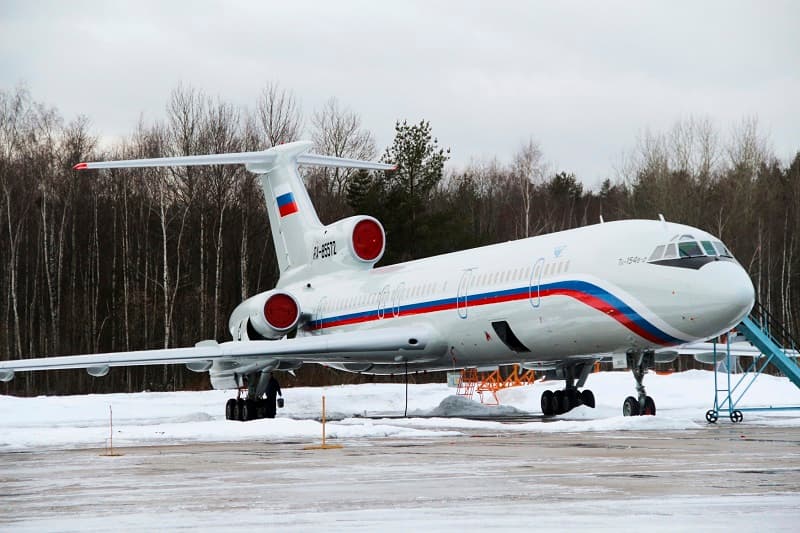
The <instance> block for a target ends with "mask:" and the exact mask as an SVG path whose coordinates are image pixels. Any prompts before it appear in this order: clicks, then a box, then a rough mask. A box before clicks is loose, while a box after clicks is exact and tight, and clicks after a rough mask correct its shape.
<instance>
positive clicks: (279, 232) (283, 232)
mask: <svg viewBox="0 0 800 533" xmlns="http://www.w3.org/2000/svg"><path fill="white" fill-rule="evenodd" d="M310 148H311V143H310V142H307V141H299V142H294V143H289V144H282V145H279V146H276V147H274V148H271V149H269V150H268V152H269V153H272V154H274V155H275V158H274V160H273V161H270V162H268V163H266V164H262V163H255V164H248V165H247V169H248V170H249V171H251V172H255V173H257V174H259V175H260V176H259V177H260V178H261V188H262V189H263V191H264V200H265V201H266V205H267V214H268V215H269V225H270V230H271V231H272V240H273V242H274V243H275V255H276V256H277V258H278V268H279V271H280V273H281V275H283V273H284V272H286V271H288V270H291V269H293V268H297V267H299V266H302V265H305V264H308V263H309V261H310V260H311V250H312V247H313V246H314V244H313V239H314V235H316V234H317V232H318V231H319V230H321V229H322V223H321V222H320V221H319V217H318V216H317V212H316V210H315V209H314V206H313V204H312V203H311V198H309V196H308V191H307V190H306V187H305V184H304V183H303V180H302V178H301V177H300V174H299V173H298V172H297V164H298V162H297V157H298V156H299V155H300V154H303V153H305V152H307V151H308V150H309V149H310Z"/></svg>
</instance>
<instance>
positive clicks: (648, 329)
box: [309, 280, 688, 346]
mask: <svg viewBox="0 0 800 533" xmlns="http://www.w3.org/2000/svg"><path fill="white" fill-rule="evenodd" d="M550 296H567V297H570V298H573V299H575V300H577V301H579V302H581V303H583V304H585V305H587V306H589V307H592V308H594V309H596V310H597V311H599V312H601V313H603V314H605V315H606V316H608V317H610V318H612V319H614V320H616V321H617V322H619V323H620V324H621V325H622V326H624V327H625V328H627V329H629V330H630V331H631V332H633V333H635V334H636V335H638V336H639V337H641V338H643V339H646V340H648V341H650V342H652V343H655V344H659V345H662V346H675V345H678V344H684V343H686V342H688V340H683V339H679V338H677V337H674V336H672V335H670V334H669V333H667V332H665V331H664V330H663V329H661V328H659V327H658V326H656V325H655V324H653V323H652V322H651V321H649V320H647V319H646V318H644V317H643V316H642V315H641V314H639V313H638V312H637V311H635V310H634V309H633V308H632V307H631V306H630V305H628V304H626V303H625V302H623V301H622V300H621V299H619V298H618V297H616V296H614V295H613V294H611V293H610V292H608V291H607V290H605V289H603V288H601V287H598V286H597V285H594V284H592V283H589V282H586V281H578V280H571V281H557V282H554V283H547V284H543V285H541V286H540V287H539V288H538V290H537V289H536V287H528V286H525V287H520V288H514V289H506V290H499V291H491V292H484V293H478V294H470V295H469V296H468V297H467V298H466V301H465V299H464V297H463V296H462V297H459V298H442V299H438V300H430V301H426V302H419V303H413V304H407V305H401V306H397V307H385V308H383V309H375V310H370V311H362V312H356V313H350V314H345V315H337V316H331V317H327V318H322V319H319V320H314V321H312V322H311V323H310V324H309V328H310V329H311V330H320V329H327V328H335V327H340V326H349V325H353V324H362V323H365V322H372V321H375V320H379V319H382V318H383V319H387V318H397V317H405V316H412V315H423V314H427V313H436V312H439V311H447V310H452V309H456V308H464V307H478V306H481V305H491V304H497V303H502V302H512V301H516V300H525V299H529V298H547V297H550Z"/></svg>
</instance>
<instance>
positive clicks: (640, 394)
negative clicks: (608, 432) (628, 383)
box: [622, 350, 656, 416]
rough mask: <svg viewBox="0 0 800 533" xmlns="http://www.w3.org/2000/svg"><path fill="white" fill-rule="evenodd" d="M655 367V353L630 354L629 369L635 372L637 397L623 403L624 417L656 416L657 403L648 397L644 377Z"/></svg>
mask: <svg viewBox="0 0 800 533" xmlns="http://www.w3.org/2000/svg"><path fill="white" fill-rule="evenodd" d="M654 366H655V353H654V352H652V351H649V350H648V351H638V352H628V367H630V369H631V371H632V372H633V378H634V379H635V380H636V392H637V397H636V398H634V397H633V396H628V397H627V398H625V401H624V402H623V403H622V414H623V415H624V416H640V415H648V416H654V415H655V414H656V402H655V401H654V400H653V398H651V397H650V396H648V395H647V391H646V390H645V388H644V384H643V381H644V375H645V374H647V370H648V369H649V368H653V367H654Z"/></svg>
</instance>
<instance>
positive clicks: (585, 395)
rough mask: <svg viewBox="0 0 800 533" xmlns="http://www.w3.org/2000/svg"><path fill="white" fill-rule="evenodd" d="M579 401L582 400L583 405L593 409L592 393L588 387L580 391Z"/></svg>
mask: <svg viewBox="0 0 800 533" xmlns="http://www.w3.org/2000/svg"><path fill="white" fill-rule="evenodd" d="M581 402H583V405H585V406H586V407H591V408H592V409H594V406H595V403H594V393H593V392H592V391H590V390H589V389H584V390H583V391H581Z"/></svg>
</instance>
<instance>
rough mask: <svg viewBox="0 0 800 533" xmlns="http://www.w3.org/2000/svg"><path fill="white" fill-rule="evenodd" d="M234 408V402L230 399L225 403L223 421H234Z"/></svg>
mask: <svg viewBox="0 0 800 533" xmlns="http://www.w3.org/2000/svg"><path fill="white" fill-rule="evenodd" d="M235 407H236V400H235V399H234V398H231V399H230V400H228V401H227V402H226V403H225V420H236V417H235V416H234V410H235Z"/></svg>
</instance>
